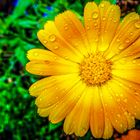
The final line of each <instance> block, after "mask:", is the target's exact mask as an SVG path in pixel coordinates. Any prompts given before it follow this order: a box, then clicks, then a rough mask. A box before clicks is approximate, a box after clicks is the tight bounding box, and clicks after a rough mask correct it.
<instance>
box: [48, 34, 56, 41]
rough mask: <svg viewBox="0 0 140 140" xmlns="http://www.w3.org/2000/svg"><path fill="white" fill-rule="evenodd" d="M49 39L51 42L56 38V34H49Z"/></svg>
mask: <svg viewBox="0 0 140 140" xmlns="http://www.w3.org/2000/svg"><path fill="white" fill-rule="evenodd" d="M49 40H50V41H51V42H53V41H55V40H56V36H55V35H53V34H52V35H50V36H49Z"/></svg>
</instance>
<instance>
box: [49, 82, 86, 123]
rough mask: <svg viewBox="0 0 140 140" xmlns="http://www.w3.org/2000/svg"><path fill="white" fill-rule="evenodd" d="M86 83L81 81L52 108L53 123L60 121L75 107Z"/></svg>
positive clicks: (51, 117)
mask: <svg viewBox="0 0 140 140" xmlns="http://www.w3.org/2000/svg"><path fill="white" fill-rule="evenodd" d="M85 87H86V85H85V84H84V83H82V81H79V82H78V83H77V84H76V85H75V86H74V87H73V88H72V89H71V90H70V91H69V92H68V93H67V94H66V95H65V96H64V97H63V98H62V99H61V100H60V101H59V102H58V103H57V104H56V105H55V107H54V108H53V109H52V111H51V112H50V115H49V120H50V121H51V122H52V123H58V122H60V121H61V120H63V119H64V118H65V117H66V115H68V113H69V112H70V111H71V110H72V109H73V107H74V106H75V104H76V103H77V102H78V100H79V99H80V97H81V95H82V94H83V91H84V89H85Z"/></svg>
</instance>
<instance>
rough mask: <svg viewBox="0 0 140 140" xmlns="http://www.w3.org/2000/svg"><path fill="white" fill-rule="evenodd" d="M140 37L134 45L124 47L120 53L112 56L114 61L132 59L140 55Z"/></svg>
mask: <svg viewBox="0 0 140 140" xmlns="http://www.w3.org/2000/svg"><path fill="white" fill-rule="evenodd" d="M139 45H140V38H138V39H137V40H136V41H135V42H134V43H133V44H132V45H130V46H129V47H128V48H126V49H124V50H123V51H122V52H121V53H120V54H118V55H116V56H115V57H113V58H112V61H116V60H119V59H122V58H124V59H126V60H128V59H132V58H137V57H140V47H139ZM126 62H127V61H126Z"/></svg>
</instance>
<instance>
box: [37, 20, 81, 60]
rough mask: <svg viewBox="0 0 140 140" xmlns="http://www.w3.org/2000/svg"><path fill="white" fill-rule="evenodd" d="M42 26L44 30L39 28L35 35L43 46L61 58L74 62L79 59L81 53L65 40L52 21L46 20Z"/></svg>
mask: <svg viewBox="0 0 140 140" xmlns="http://www.w3.org/2000/svg"><path fill="white" fill-rule="evenodd" d="M44 28H45V29H44V30H40V31H39V32H38V33H37V36H38V38H39V40H40V41H41V43H42V44H43V45H44V46H45V47H47V48H48V49H49V50H51V51H52V52H54V53H55V54H57V55H59V56H61V57H63V58H66V59H69V60H72V61H74V62H80V61H81V59H82V58H83V55H82V54H81V53H80V52H79V51H77V49H75V48H74V47H72V46H71V45H70V44H69V43H68V42H66V40H65V39H64V38H63V37H62V36H61V35H60V33H59V32H58V30H57V28H56V26H55V24H54V22H52V21H49V22H47V23H46V24H45V26H44Z"/></svg>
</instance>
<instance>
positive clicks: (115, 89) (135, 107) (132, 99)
mask: <svg viewBox="0 0 140 140" xmlns="http://www.w3.org/2000/svg"><path fill="white" fill-rule="evenodd" d="M108 83H109V87H110V89H111V90H112V94H113V95H114V97H115V98H116V101H117V103H118V104H120V105H121V106H122V107H123V108H124V109H125V110H126V111H128V112H129V113H131V114H132V115H133V116H134V117H135V118H137V119H140V110H139V108H140V95H138V93H137V92H135V91H134V89H131V88H129V85H125V84H124V83H125V82H124V80H120V78H115V79H114V80H113V79H112V80H111V82H110V81H109V82H108ZM137 96H138V97H137ZM124 113H125V112H124Z"/></svg>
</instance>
